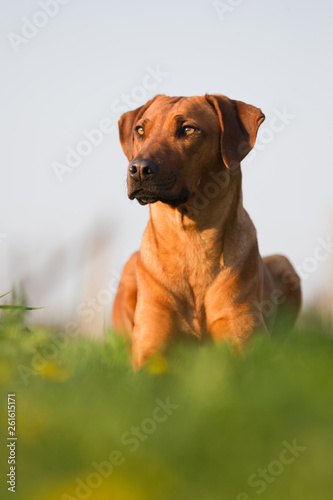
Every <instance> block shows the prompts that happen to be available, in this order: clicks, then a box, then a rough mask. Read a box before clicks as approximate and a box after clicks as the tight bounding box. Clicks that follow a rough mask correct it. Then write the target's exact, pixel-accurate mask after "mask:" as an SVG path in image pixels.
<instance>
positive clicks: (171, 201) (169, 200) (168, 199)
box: [128, 188, 190, 207]
mask: <svg viewBox="0 0 333 500" xmlns="http://www.w3.org/2000/svg"><path fill="white" fill-rule="evenodd" d="M189 196H190V194H189V192H188V191H187V189H183V190H182V191H181V193H179V194H177V195H176V194H174V195H171V194H167V193H153V192H151V191H147V190H146V189H142V188H140V189H136V190H135V191H132V192H131V193H129V194H128V197H129V199H130V200H134V199H136V200H137V201H138V202H139V203H140V205H148V204H152V203H156V202H157V201H161V202H162V203H165V204H166V205H170V206H171V207H178V206H179V205H182V204H183V203H186V202H187V201H188V199H189Z"/></svg>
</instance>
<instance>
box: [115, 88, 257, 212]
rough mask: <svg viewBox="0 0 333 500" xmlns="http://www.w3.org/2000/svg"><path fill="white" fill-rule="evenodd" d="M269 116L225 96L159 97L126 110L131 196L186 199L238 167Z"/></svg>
mask: <svg viewBox="0 0 333 500" xmlns="http://www.w3.org/2000/svg"><path fill="white" fill-rule="evenodd" d="M264 119H265V117H264V115H263V113H262V112H261V110H260V109H258V108H255V107H254V106H251V105H249V104H245V103H244V102H241V101H234V100H231V99H228V98H227V97H225V96H222V95H205V96H202V97H168V96H165V95H158V96H156V97H155V98H154V99H152V100H150V101H148V102H147V103H146V104H145V105H144V106H141V107H140V108H137V109H135V110H133V111H128V112H127V113H124V114H123V115H122V117H121V118H120V120H119V135H120V142H121V145H122V148H123V151H124V153H125V155H126V156H127V158H128V160H129V162H130V163H129V166H128V172H127V186H128V196H129V198H130V199H134V198H136V199H137V200H138V202H139V203H141V204H142V205H145V204H147V203H154V202H156V201H162V202H164V203H167V204H168V205H170V206H173V207H176V206H179V205H181V204H183V203H186V202H187V201H188V199H189V198H190V196H191V194H193V193H194V192H195V190H196V189H197V188H198V186H199V185H200V184H201V183H202V182H204V179H208V177H207V176H208V174H209V173H216V172H218V171H219V170H220V169H225V170H226V171H229V172H231V171H234V170H237V169H238V167H239V164H240V162H241V160H242V159H243V158H244V157H245V156H246V155H247V154H248V153H249V152H250V150H251V149H252V148H253V146H254V143H255V139H256V135H257V131H258V127H259V125H260V124H261V123H262V122H263V120H264Z"/></svg>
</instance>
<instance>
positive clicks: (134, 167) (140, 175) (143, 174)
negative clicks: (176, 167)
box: [128, 160, 157, 182]
mask: <svg viewBox="0 0 333 500" xmlns="http://www.w3.org/2000/svg"><path fill="white" fill-rule="evenodd" d="M128 172H129V175H130V177H131V179H133V180H134V181H140V182H143V181H144V180H147V179H149V178H151V177H153V176H154V175H155V174H156V172H157V167H156V165H155V163H153V162H152V161H150V160H134V161H132V163H131V164H130V166H129V167H128Z"/></svg>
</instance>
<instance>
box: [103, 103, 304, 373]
mask: <svg viewBox="0 0 333 500" xmlns="http://www.w3.org/2000/svg"><path fill="white" fill-rule="evenodd" d="M264 119H265V116H264V114H263V113H262V111H261V110H260V109H258V108H256V107H254V106H251V105H249V104H246V103H244V102H242V101H236V100H232V99H229V98H228V97H225V96H223V95H219V94H216V95H207V94H206V95H205V96H200V97H197V96H196V97H168V96H166V95H157V96H156V97H154V98H153V99H151V100H150V101H148V102H147V103H146V104H145V105H143V106H140V107H139V108H137V109H135V110H133V111H128V112H127V113H124V114H123V115H122V116H121V118H120V120H119V137H120V142H121V146H122V149H123V151H124V153H125V155H126V156H127V158H128V160H129V166H128V170H127V187H128V197H129V198H130V199H131V200H133V199H136V200H137V201H138V202H139V203H140V204H141V205H146V204H149V209H150V218H149V221H148V224H147V227H146V229H145V231H144V234H143V238H142V244H141V248H140V250H139V251H138V252H136V253H134V254H133V255H132V256H131V258H130V259H129V260H128V262H127V263H126V265H125V267H124V269H123V273H122V276H121V279H120V282H119V288H118V291H117V295H116V298H115V302H114V307H113V313H112V318H113V324H114V327H115V329H116V331H117V332H124V333H125V335H127V336H128V337H129V338H130V339H131V343H132V356H133V365H134V367H136V368H139V367H141V366H142V364H143V363H144V362H145V360H146V359H147V358H149V357H150V356H152V355H154V354H156V353H159V352H160V351H161V350H163V349H165V347H166V346H167V345H168V344H169V342H170V341H171V340H172V339H173V338H176V337H178V336H185V337H190V338H196V339H198V340H201V341H203V340H205V339H212V340H213V341H216V342H217V341H220V340H229V341H231V342H232V343H233V344H234V345H235V346H238V347H239V348H240V349H242V346H243V345H244V344H245V343H246V341H247V340H248V339H249V337H250V336H251V335H252V334H253V333H255V332H264V333H265V334H269V333H271V332H274V331H275V330H278V329H281V328H291V327H292V326H293V324H294V323H295V321H296V318H297V316H298V313H299V311H300V307H301V288H300V280H299V277H298V275H297V274H296V272H295V270H294V269H293V267H292V265H291V264H290V262H289V260H288V259H287V258H286V257H284V256H282V255H274V256H270V257H266V258H263V259H262V258H261V256H260V254H259V250H258V242H257V236H256V230H255V227H254V225H253V223H252V221H251V219H250V217H249V215H248V214H247V212H246V211H245V209H244V208H243V203H242V176H241V169H240V162H241V161H242V160H243V158H245V156H246V155H247V154H248V153H249V152H250V151H251V149H252V148H253V146H254V144H255V140H256V136H257V131H258V128H259V126H260V124H261V123H262V122H263V121H264Z"/></svg>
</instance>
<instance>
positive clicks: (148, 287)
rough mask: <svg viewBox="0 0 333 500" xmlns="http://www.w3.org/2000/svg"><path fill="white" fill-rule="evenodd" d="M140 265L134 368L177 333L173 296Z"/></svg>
mask: <svg viewBox="0 0 333 500" xmlns="http://www.w3.org/2000/svg"><path fill="white" fill-rule="evenodd" d="M140 264H141V263H139V264H138V267H137V280H138V295H137V305H136V310H135V317H134V330H133V337H132V340H133V341H132V356H133V366H134V368H136V369H137V368H140V367H141V366H142V364H143V363H144V361H145V360H146V359H147V358H148V357H150V356H153V355H154V354H156V353H158V352H159V351H161V350H162V349H163V346H164V345H165V344H166V343H167V342H168V341H169V340H170V338H171V336H172V335H173V333H174V332H175V331H177V314H176V312H175V311H174V308H173V307H172V297H171V295H170V293H169V292H168V291H167V290H166V289H165V288H164V287H163V286H162V285H161V284H160V283H159V282H158V281H156V280H155V279H154V278H153V277H152V276H151V274H150V273H148V272H147V271H146V269H145V268H143V267H142V265H140Z"/></svg>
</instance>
